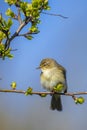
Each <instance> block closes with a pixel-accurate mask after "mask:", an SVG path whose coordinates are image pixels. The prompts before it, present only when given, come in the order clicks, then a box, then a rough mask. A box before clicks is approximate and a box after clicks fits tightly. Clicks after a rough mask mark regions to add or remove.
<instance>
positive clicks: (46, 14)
mask: <svg viewBox="0 0 87 130" xmlns="http://www.w3.org/2000/svg"><path fill="white" fill-rule="evenodd" d="M41 13H42V14H46V15H52V16H59V17H62V18H64V19H67V18H68V17H65V16H63V15H61V14H53V13H47V12H41Z"/></svg>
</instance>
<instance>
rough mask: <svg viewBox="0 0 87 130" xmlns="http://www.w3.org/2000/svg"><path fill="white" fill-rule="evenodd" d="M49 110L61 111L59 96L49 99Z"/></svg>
mask: <svg viewBox="0 0 87 130" xmlns="http://www.w3.org/2000/svg"><path fill="white" fill-rule="evenodd" d="M51 109H52V110H55V109H56V110H58V111H62V103H61V96H59V95H56V94H54V95H52V99H51Z"/></svg>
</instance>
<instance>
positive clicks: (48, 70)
mask: <svg viewBox="0 0 87 130" xmlns="http://www.w3.org/2000/svg"><path fill="white" fill-rule="evenodd" d="M37 69H41V74H40V81H41V85H42V86H43V88H45V89H46V90H48V91H51V92H52V91H53V88H54V87H55V86H57V85H58V84H60V83H61V84H63V86H64V87H63V90H62V91H63V92H64V93H66V92H67V81H66V70H65V68H64V67H63V66H61V65H60V64H58V63H57V62H56V60H54V59H51V58H46V59H43V60H42V61H41V62H40V65H39V67H38V68H37ZM51 109H52V110H55V109H56V110H58V111H62V103H61V96H60V95H57V94H53V95H52V99H51Z"/></svg>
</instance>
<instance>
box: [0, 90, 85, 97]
mask: <svg viewBox="0 0 87 130" xmlns="http://www.w3.org/2000/svg"><path fill="white" fill-rule="evenodd" d="M0 92H4V93H5V92H6V93H19V94H25V93H26V91H24V90H14V89H11V90H9V89H0ZM54 93H55V94H58V95H65V96H74V95H86V94H87V92H67V93H58V92H48V91H47V92H38V91H36V92H32V93H31V94H35V95H41V94H47V95H52V94H54Z"/></svg>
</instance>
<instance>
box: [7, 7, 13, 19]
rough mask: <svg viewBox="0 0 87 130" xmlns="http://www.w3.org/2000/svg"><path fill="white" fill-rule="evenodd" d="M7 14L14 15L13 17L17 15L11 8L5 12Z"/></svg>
mask: <svg viewBox="0 0 87 130" xmlns="http://www.w3.org/2000/svg"><path fill="white" fill-rule="evenodd" d="M5 14H6V15H7V16H10V17H12V18H14V17H15V14H14V12H13V11H12V10H11V9H10V8H8V9H7V11H6V12H5Z"/></svg>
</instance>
